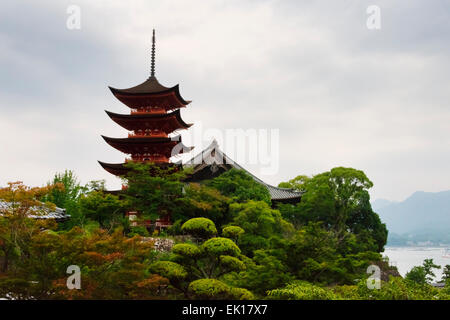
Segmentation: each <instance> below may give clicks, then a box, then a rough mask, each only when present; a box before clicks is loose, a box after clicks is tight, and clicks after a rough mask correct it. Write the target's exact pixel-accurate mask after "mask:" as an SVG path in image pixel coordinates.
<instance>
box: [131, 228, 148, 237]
mask: <svg viewBox="0 0 450 320" xmlns="http://www.w3.org/2000/svg"><path fill="white" fill-rule="evenodd" d="M127 236H129V237H134V236H141V237H148V236H150V234H149V232H148V230H147V228H146V227H144V226H135V227H132V228H131V231H130V232H129V233H128V234H127Z"/></svg>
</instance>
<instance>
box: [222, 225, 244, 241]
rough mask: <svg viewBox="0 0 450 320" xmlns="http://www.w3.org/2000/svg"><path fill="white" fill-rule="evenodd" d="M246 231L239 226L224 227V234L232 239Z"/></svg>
mask: <svg viewBox="0 0 450 320" xmlns="http://www.w3.org/2000/svg"><path fill="white" fill-rule="evenodd" d="M244 232H245V231H244V229H242V228H241V227H238V226H229V227H225V228H223V229H222V236H224V237H225V238H230V239H237V238H238V237H239V236H240V235H241V234H243V233H244Z"/></svg>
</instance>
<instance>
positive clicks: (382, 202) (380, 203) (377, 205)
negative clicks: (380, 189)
mask: <svg viewBox="0 0 450 320" xmlns="http://www.w3.org/2000/svg"><path fill="white" fill-rule="evenodd" d="M393 203H396V202H394V201H390V200H386V199H376V200H375V201H372V209H373V210H374V211H377V210H378V209H381V208H384V207H387V206H388V205H390V204H393Z"/></svg>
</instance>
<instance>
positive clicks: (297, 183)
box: [278, 175, 311, 191]
mask: <svg viewBox="0 0 450 320" xmlns="http://www.w3.org/2000/svg"><path fill="white" fill-rule="evenodd" d="M310 179H311V178H310V177H308V176H304V175H300V176H296V177H295V178H294V179H291V180H289V181H288V182H281V183H279V184H278V187H280V188H289V189H294V190H296V191H305V187H304V186H305V183H306V182H308V181H309V180H310Z"/></svg>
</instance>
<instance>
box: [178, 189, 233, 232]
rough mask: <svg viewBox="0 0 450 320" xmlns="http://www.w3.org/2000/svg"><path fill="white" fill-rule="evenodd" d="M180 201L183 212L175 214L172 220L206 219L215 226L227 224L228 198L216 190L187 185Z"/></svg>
mask: <svg viewBox="0 0 450 320" xmlns="http://www.w3.org/2000/svg"><path fill="white" fill-rule="evenodd" d="M181 201H182V206H183V210H182V211H179V212H177V213H176V214H175V215H174V219H183V220H185V219H187V218H195V217H207V218H208V219H211V220H212V221H213V222H214V223H215V224H217V225H223V224H225V223H227V222H229V221H228V220H229V217H228V214H227V213H228V205H229V203H230V198H228V197H226V196H224V195H222V194H221V193H220V192H219V191H218V190H217V189H214V188H211V187H208V186H206V185H203V184H198V183H189V184H188V185H186V186H185V187H184V197H183V198H182V199H181Z"/></svg>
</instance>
